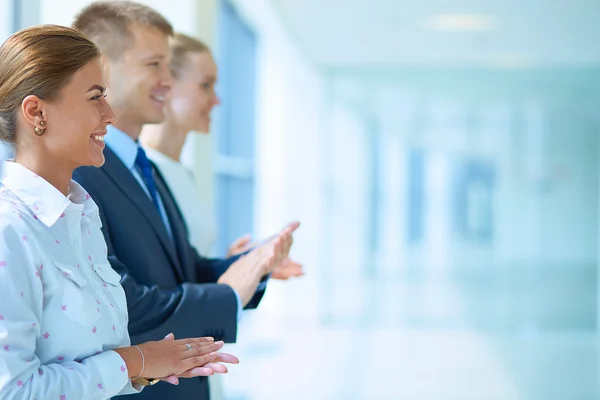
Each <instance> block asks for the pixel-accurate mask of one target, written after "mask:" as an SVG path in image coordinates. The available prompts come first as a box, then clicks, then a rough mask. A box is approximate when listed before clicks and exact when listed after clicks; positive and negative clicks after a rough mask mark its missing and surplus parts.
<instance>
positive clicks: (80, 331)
mask: <svg viewBox="0 0 600 400" xmlns="http://www.w3.org/2000/svg"><path fill="white" fill-rule="evenodd" d="M100 228H101V222H100V217H99V214H98V207H97V206H96V204H95V203H94V201H93V200H92V199H91V198H90V196H89V195H88V194H87V193H86V191H85V190H84V189H83V188H82V187H81V186H79V184H77V183H76V182H75V181H71V185H70V187H69V193H68V196H67V197H65V196H64V195H63V194H62V193H60V192H59V191H58V190H57V189H56V188H55V187H54V186H52V185H51V184H50V183H48V182H47V181H45V180H44V179H43V178H41V177H39V176H37V175H36V174H34V173H33V172H31V171H30V170H28V169H27V168H25V167H23V166H22V165H20V164H17V163H15V162H10V161H5V162H2V163H1V164H0V398H2V399H25V398H27V399H39V400H42V399H55V400H80V399H86V400H93V399H108V398H110V397H112V396H115V395H117V394H127V393H135V392H136V390H135V389H134V388H133V387H132V385H131V381H130V380H129V378H128V375H129V374H128V371H127V365H126V364H125V362H124V360H123V359H122V358H121V356H119V354H118V353H117V352H115V351H110V350H111V349H114V348H118V347H125V346H129V344H130V341H129V335H128V333H127V320H128V319H127V304H126V300H125V292H124V291H123V288H122V287H121V285H120V283H119V282H120V276H119V274H117V273H116V272H115V271H114V270H113V269H112V268H111V266H110V264H109V263H108V260H107V258H106V255H107V248H106V243H105V241H104V237H103V236H102V231H101V230H100Z"/></svg>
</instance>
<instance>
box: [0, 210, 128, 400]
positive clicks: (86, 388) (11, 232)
mask: <svg viewBox="0 0 600 400" xmlns="http://www.w3.org/2000/svg"><path fill="white" fill-rule="evenodd" d="M2 211H3V210H1V209H0V215H2V220H0V398H1V399H5V400H9V399H57V400H59V399H60V400H73V399H90V400H94V399H108V398H110V397H112V396H115V395H117V394H119V393H120V392H121V391H123V390H124V389H126V387H129V388H130V389H129V392H130V391H131V384H130V381H129V378H128V372H127V366H126V365H125V362H124V361H123V359H122V358H121V356H120V355H119V354H118V353H116V352H115V351H106V352H103V353H101V354H98V355H94V356H91V357H88V358H86V359H84V360H82V361H81V362H76V361H71V362H64V363H61V364H56V363H49V364H44V365H42V364H41V362H40V360H39V359H38V358H37V357H36V355H35V349H36V341H37V339H38V338H37V337H36V335H37V333H36V329H35V328H34V327H35V326H36V325H39V324H40V323H41V315H42V307H43V287H42V283H41V280H40V279H39V278H38V275H36V273H39V272H38V271H37V266H36V265H35V262H34V254H35V253H34V251H32V250H33V249H34V248H35V247H34V246H35V245H36V243H35V241H34V240H32V239H28V236H29V233H30V232H29V230H28V228H27V226H26V224H24V223H23V222H22V221H20V220H19V219H17V218H13V216H14V214H12V215H11V213H10V212H8V213H5V212H2ZM7 214H8V215H7ZM11 220H12V221H11ZM31 236H32V237H33V234H31ZM124 391H125V392H128V390H124Z"/></svg>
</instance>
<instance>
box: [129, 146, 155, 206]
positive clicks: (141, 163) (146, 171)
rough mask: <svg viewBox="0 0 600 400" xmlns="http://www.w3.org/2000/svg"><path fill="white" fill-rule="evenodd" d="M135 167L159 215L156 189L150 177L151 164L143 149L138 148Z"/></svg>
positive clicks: (152, 178)
mask: <svg viewBox="0 0 600 400" xmlns="http://www.w3.org/2000/svg"><path fill="white" fill-rule="evenodd" d="M135 166H136V167H137V169H138V171H139V172H140V174H141V175H142V179H143V180H144V183H145V184H146V188H147V189H148V192H150V197H152V202H153V203H154V206H155V207H156V209H157V210H158V212H159V213H160V207H159V206H158V190H157V189H156V183H155V182H154V177H153V176H152V164H150V160H148V157H146V152H145V151H144V149H142V148H141V147H139V146H138V152H137V157H135Z"/></svg>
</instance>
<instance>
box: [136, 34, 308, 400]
mask: <svg viewBox="0 0 600 400" xmlns="http://www.w3.org/2000/svg"><path fill="white" fill-rule="evenodd" d="M170 48H171V66H170V70H171V74H172V75H173V78H174V80H173V85H172V89H171V96H170V100H169V101H168V102H167V104H166V105H165V115H166V118H165V121H164V122H163V123H162V124H157V125H146V126H144V129H143V131H142V135H141V137H140V141H141V143H142V145H143V146H144V149H145V150H146V154H147V155H148V158H150V159H151V160H152V161H153V162H154V164H155V165H156V166H157V167H158V169H159V170H160V172H161V174H162V175H163V177H164V178H165V180H166V181H167V183H168V185H169V188H170V189H171V192H172V193H173V196H174V197H175V200H176V201H177V204H178V206H179V208H180V210H181V212H182V214H183V217H184V219H185V221H186V223H187V226H188V230H189V235H190V242H191V243H192V244H193V245H194V246H195V247H196V249H197V250H198V252H199V253H200V254H203V255H210V253H211V251H212V248H213V245H214V242H215V237H216V233H215V230H216V228H215V222H214V217H213V215H211V213H210V211H209V207H208V205H207V204H206V203H205V202H204V201H203V199H202V197H201V196H200V189H199V188H198V184H197V182H196V178H195V177H194V174H193V172H192V171H190V170H189V169H188V168H187V167H185V166H184V165H183V164H182V163H181V161H180V158H181V151H182V149H183V145H184V144H185V141H186V138H187V135H188V134H190V132H203V133H208V132H210V120H211V118H210V114H211V111H212V109H213V108H214V107H215V106H217V105H219V104H220V100H219V98H218V97H217V95H216V93H215V84H216V82H217V66H216V64H215V62H214V60H213V57H212V54H211V52H210V49H209V48H208V46H206V45H205V44H204V43H202V42H200V41H199V40H197V39H195V38H192V37H190V36H187V35H184V34H181V33H176V34H175V35H174V36H173V37H172V38H171V40H170ZM251 240H252V238H251V236H250V235H246V236H244V237H241V238H239V239H238V240H236V241H235V242H234V243H233V244H232V245H231V246H230V248H229V250H228V252H227V257H230V256H233V255H235V254H239V253H242V252H244V251H247V250H249V249H250V248H252V247H253V244H252V243H251ZM303 274H304V271H303V269H302V265H300V264H298V263H296V262H294V261H292V260H290V259H289V258H286V259H285V260H284V261H283V262H282V263H281V264H280V265H278V266H277V267H275V269H274V271H273V273H272V274H271V278H273V279H280V280H287V279H289V278H292V277H298V276H301V275H303ZM210 379H211V384H210V390H211V399H213V400H221V399H224V398H225V396H224V394H223V388H222V384H221V382H220V380H219V378H218V376H212V377H210Z"/></svg>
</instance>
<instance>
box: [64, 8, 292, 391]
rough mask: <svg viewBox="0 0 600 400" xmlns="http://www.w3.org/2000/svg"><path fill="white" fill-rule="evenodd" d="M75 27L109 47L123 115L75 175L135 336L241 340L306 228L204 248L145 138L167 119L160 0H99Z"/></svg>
mask: <svg viewBox="0 0 600 400" xmlns="http://www.w3.org/2000/svg"><path fill="white" fill-rule="evenodd" d="M74 25H75V26H76V27H77V28H79V29H81V30H82V31H83V32H84V33H86V34H87V35H88V36H89V37H90V39H92V40H93V41H94V42H95V43H96V44H97V45H98V46H99V47H100V51H101V52H102V54H103V68H104V69H105V73H106V77H107V82H108V84H109V88H110V97H109V98H108V101H109V103H110V104H111V106H112V107H113V109H114V111H115V112H116V114H117V116H118V118H119V120H118V122H117V123H116V124H115V126H112V127H109V129H108V132H107V134H106V135H104V132H97V135H94V138H93V139H91V140H95V141H103V140H105V142H106V148H105V150H104V154H105V158H106V162H105V164H104V166H103V167H102V168H80V169H78V170H76V171H75V173H74V179H75V180H76V181H78V182H79V183H80V184H81V185H82V186H83V187H84V188H85V189H86V190H87V191H88V192H89V194H90V195H91V196H92V197H93V199H94V200H95V202H96V203H97V204H98V207H99V208H100V215H101V218H102V224H103V226H102V231H103V233H104V236H105V239H106V243H107V246H108V255H109V261H110V262H111V265H112V267H113V268H114V269H115V270H116V271H117V272H119V273H120V274H121V283H122V285H123V288H124V289H125V293H126V295H127V301H128V310H129V319H130V321H129V332H130V335H131V339H132V342H133V343H140V342H143V341H148V340H160V339H162V338H164V337H165V335H167V334H169V333H171V332H172V333H174V334H175V336H176V337H180V338H183V337H192V336H213V337H214V338H215V339H216V340H224V341H226V342H234V341H235V339H236V330H237V321H238V319H239V315H240V312H241V310H242V309H243V308H244V307H246V308H250V307H256V306H257V305H258V303H259V302H260V299H261V297H262V295H263V293H264V286H265V280H266V278H265V277H266V276H267V275H268V274H269V273H270V272H272V270H273V268H274V267H275V266H276V265H277V264H278V263H279V262H280V261H281V260H282V259H283V258H284V257H286V256H287V253H288V252H289V248H290V246H291V243H292V239H291V234H292V232H293V230H294V229H295V228H296V227H297V226H296V225H295V226H291V227H288V228H286V229H284V230H283V231H282V232H281V233H280V234H279V235H278V236H277V237H276V238H275V239H273V240H271V241H269V242H267V243H266V244H264V245H262V246H260V247H258V248H257V249H255V250H253V251H251V252H250V253H248V254H246V255H244V256H242V257H233V258H230V259H225V260H222V259H207V258H204V257H202V256H200V255H198V253H197V252H196V250H195V249H194V248H193V247H192V246H191V245H190V243H189V241H188V236H187V229H186V226H185V223H184V221H183V218H182V215H181V213H180V211H179V209H178V208H177V204H176V202H175V200H174V199H173V196H172V195H171V193H170V191H169V188H168V187H167V185H166V184H165V182H164V180H163V179H162V177H161V176H160V174H159V173H158V171H157V170H156V169H155V168H154V167H153V165H152V164H151V163H150V161H148V159H147V158H146V155H145V153H144V150H143V149H142V148H141V147H140V146H139V144H138V143H137V139H138V137H139V135H140V132H141V128H142V126H143V125H144V124H151V123H158V122H161V121H162V119H163V118H164V114H163V104H164V101H165V99H166V98H167V96H168V94H169V90H170V84H171V79H172V78H171V76H170V73H169V70H168V62H169V47H168V39H169V37H170V35H172V33H173V29H172V27H171V25H170V24H169V22H168V21H166V20H165V19H164V17H162V16H161V15H160V14H159V13H157V12H156V11H154V10H152V9H151V8H149V7H147V6H144V5H140V4H136V3H131V2H125V1H119V2H99V3H92V4H91V5H89V6H88V7H86V8H85V9H84V10H82V11H81V13H80V14H79V15H78V16H77V18H76V21H75V23H74ZM90 101H95V99H94V98H91V99H90ZM95 145H96V144H92V143H91V144H90V146H95ZM217 361H224V360H217ZM209 367H210V366H209ZM214 368H216V369H219V367H218V366H215V367H214ZM137 398H139V399H156V400H158V399H169V400H176V399H192V398H193V399H208V384H207V381H206V378H194V379H182V380H180V385H179V386H172V385H168V384H166V383H159V384H158V385H156V386H155V387H153V388H151V389H147V390H144V391H143V392H142V393H141V394H140V395H138V396H137Z"/></svg>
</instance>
